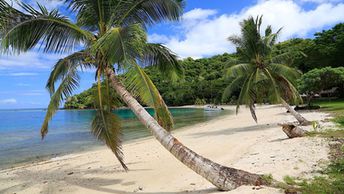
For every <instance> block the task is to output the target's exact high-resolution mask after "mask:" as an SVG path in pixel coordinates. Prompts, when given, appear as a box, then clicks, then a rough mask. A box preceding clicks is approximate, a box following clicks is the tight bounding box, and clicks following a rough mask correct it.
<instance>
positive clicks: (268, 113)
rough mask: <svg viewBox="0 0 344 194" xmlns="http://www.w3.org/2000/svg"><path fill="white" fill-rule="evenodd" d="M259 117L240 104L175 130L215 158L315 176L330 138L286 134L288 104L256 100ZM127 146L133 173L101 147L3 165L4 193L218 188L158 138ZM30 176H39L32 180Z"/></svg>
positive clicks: (313, 115) (321, 116)
mask: <svg viewBox="0 0 344 194" xmlns="http://www.w3.org/2000/svg"><path fill="white" fill-rule="evenodd" d="M184 107H193V108H196V106H184ZM225 108H226V109H230V110H233V108H234V107H232V106H225ZM303 114H304V115H305V117H306V118H309V119H310V120H325V119H326V118H327V117H329V115H328V114H326V113H321V112H307V113H303ZM257 116H258V124H255V122H254V121H253V119H252V118H251V116H250V113H249V111H248V110H247V109H246V108H244V107H242V108H241V109H240V111H239V114H238V115H224V116H220V117H219V118H216V119H213V120H210V121H207V122H203V123H199V124H195V125H192V126H186V127H182V128H179V129H178V130H177V131H173V132H172V133H173V134H174V135H175V136H176V137H177V138H178V139H180V140H181V142H183V143H184V144H185V145H186V146H188V147H190V148H191V149H193V150H194V151H196V152H198V153H199V154H201V155H203V156H205V157H207V158H210V159H212V160H214V161H216V162H219V163H221V164H224V165H227V166H232V167H236V168H240V169H243V170H247V171H250V172H254V173H261V174H262V173H263V174H269V173H271V174H272V175H273V176H274V177H275V178H276V179H278V180H281V179H282V178H283V176H286V175H290V176H306V177H307V176H311V175H312V174H313V173H314V171H315V170H316V169H318V168H320V167H319V165H318V164H319V162H320V163H326V161H327V155H328V145H327V142H326V140H324V139H321V138H308V137H304V138H297V139H287V138H286V136H285V135H284V134H283V132H282V130H281V129H280V127H278V126H277V123H278V122H280V121H283V120H292V117H291V116H290V115H288V114H287V113H285V110H284V108H283V107H279V106H274V105H272V106H259V107H257ZM219 148H220V149H219ZM123 150H124V154H125V161H126V163H127V164H128V167H129V169H130V171H129V172H128V173H126V172H124V171H123V169H121V167H120V165H119V163H118V162H117V161H116V159H115V157H114V156H113V154H112V153H111V151H110V150H108V149H107V148H106V147H105V146H104V147H101V148H99V149H96V150H92V151H85V152H80V153H73V154H68V155H64V156H58V157H55V158H52V159H49V160H45V161H41V162H35V163H33V164H26V165H23V166H19V167H15V168H9V169H4V170H1V171H0V179H1V184H0V193H2V192H4V193H13V192H15V193H39V192H42V193H47V192H49V193H86V192H87V193H134V192H140V193H193V192H194V193H210V192H211V193H214V192H215V193H216V188H214V187H213V186H212V185H211V184H210V183H208V182H207V181H205V180H203V179H202V178H201V177H199V176H198V175H197V174H195V173H194V172H192V171H191V170H189V169H187V168H186V167H184V166H183V165H182V164H181V163H180V162H178V161H177V160H175V159H174V158H173V156H172V155H170V154H169V153H168V152H167V151H165V150H164V149H163V148H162V147H161V146H160V145H159V143H158V142H157V141H155V140H154V138H153V137H147V138H142V139H136V140H130V141H128V142H125V143H124V145H123ZM33 176H35V180H32V179H31V180H30V177H33ZM152 177H159V179H154V178H152ZM140 188H141V189H140ZM276 192H279V191H278V190H276V189H271V188H263V189H261V190H258V191H257V190H252V188H251V187H240V188H238V189H236V190H233V191H231V192H229V193H276Z"/></svg>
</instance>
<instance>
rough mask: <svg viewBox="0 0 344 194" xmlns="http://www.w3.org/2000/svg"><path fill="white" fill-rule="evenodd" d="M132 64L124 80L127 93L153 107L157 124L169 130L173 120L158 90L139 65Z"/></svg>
mask: <svg viewBox="0 0 344 194" xmlns="http://www.w3.org/2000/svg"><path fill="white" fill-rule="evenodd" d="M132 64H133V65H132V67H131V68H130V69H129V71H128V72H127V74H126V80H125V82H126V83H127V86H128V89H129V91H130V92H131V93H132V94H133V95H134V96H136V97H139V98H140V99H141V100H142V101H143V102H144V103H145V104H146V105H148V106H150V107H153V108H154V110H155V116H156V119H157V121H158V123H159V124H160V125H162V126H163V127H164V128H165V129H167V130H171V129H172V128H173V118H172V115H171V113H170V112H169V110H168V107H167V106H166V104H165V102H164V100H163V99H162V97H161V96H160V93H159V91H158V89H157V88H156V87H155V85H154V84H153V82H152V81H151V79H150V78H149V77H148V75H147V74H146V73H145V72H144V71H143V69H142V68H141V67H140V66H139V65H137V64H135V63H132Z"/></svg>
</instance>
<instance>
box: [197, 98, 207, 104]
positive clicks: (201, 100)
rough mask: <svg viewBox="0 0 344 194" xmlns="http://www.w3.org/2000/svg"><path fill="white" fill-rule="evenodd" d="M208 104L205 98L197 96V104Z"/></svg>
mask: <svg viewBox="0 0 344 194" xmlns="http://www.w3.org/2000/svg"><path fill="white" fill-rule="evenodd" d="M205 104H207V102H206V101H205V99H199V98H197V99H196V101H195V105H205Z"/></svg>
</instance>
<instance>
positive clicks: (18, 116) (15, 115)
mask: <svg viewBox="0 0 344 194" xmlns="http://www.w3.org/2000/svg"><path fill="white" fill-rule="evenodd" d="M148 111H149V112H150V113H151V114H153V110H152V109H148ZM170 111H171V113H172V115H173V118H174V120H175V129H178V128H180V127H184V126H188V125H192V124H196V123H200V122H205V121H208V120H211V119H214V118H217V117H219V116H221V115H225V114H229V113H230V112H228V111H222V112H205V111H203V109H196V108H171V109H170ZM94 113H95V111H94V110H60V111H58V112H57V114H56V115H55V116H54V118H53V120H52V122H51V123H50V127H49V133H48V135H47V137H46V138H45V139H44V141H42V140H41V138H40V133H39V132H40V127H41V124H42V121H43V119H44V116H45V111H44V110H42V109H37V110H0V168H7V167H10V166H14V165H16V164H19V163H23V162H29V161H37V160H40V159H43V158H48V157H54V156H57V155H62V154H67V153H72V152H78V151H84V150H90V149H95V148H97V147H99V146H103V145H102V143H100V142H98V141H97V140H95V138H94V137H93V136H92V134H91V133H90V130H89V129H90V124H91V122H92V118H93V115H94ZM114 113H115V114H117V115H118V116H119V117H120V118H122V120H123V122H122V126H123V139H124V141H128V140H133V139H138V138H143V137H147V136H150V132H149V130H147V129H146V128H145V127H144V126H143V125H142V124H141V123H140V122H139V121H138V120H137V119H136V118H135V115H134V114H133V113H132V112H131V111H130V110H128V109H120V110H116V111H114Z"/></svg>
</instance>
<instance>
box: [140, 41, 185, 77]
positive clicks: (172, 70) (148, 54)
mask: <svg viewBox="0 0 344 194" xmlns="http://www.w3.org/2000/svg"><path fill="white" fill-rule="evenodd" d="M144 50H145V52H144V53H143V60H142V64H143V65H144V66H147V65H148V66H149V65H153V66H156V67H157V68H158V70H159V71H160V73H161V74H162V75H164V76H167V77H169V78H177V77H179V76H181V75H182V74H183V67H182V66H181V63H179V62H178V60H177V56H176V55H175V54H174V53H172V52H171V51H170V50H169V49H168V48H167V47H165V46H163V45H161V44H152V43H148V44H146V46H145V49H144Z"/></svg>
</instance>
